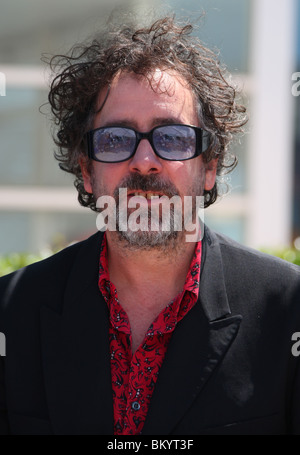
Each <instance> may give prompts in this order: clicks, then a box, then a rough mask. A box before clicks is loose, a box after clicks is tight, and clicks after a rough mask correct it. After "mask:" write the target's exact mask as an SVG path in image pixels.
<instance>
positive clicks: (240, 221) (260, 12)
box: [0, 0, 300, 254]
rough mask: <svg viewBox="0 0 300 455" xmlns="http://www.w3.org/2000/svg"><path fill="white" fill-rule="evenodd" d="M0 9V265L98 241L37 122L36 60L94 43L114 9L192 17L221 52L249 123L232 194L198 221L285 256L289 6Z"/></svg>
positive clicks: (46, 127) (295, 142)
mask: <svg viewBox="0 0 300 455" xmlns="http://www.w3.org/2000/svg"><path fill="white" fill-rule="evenodd" d="M3 3H4V4H3ZM3 3H2V5H1V16H0V72H1V73H2V75H4V76H5V93H4V90H3V80H2V85H1V87H0V95H4V94H5V96H0V226H1V236H0V254H2V253H6V252H12V251H32V252H36V251H39V250H41V249H43V248H44V247H45V246H47V245H49V244H55V243H57V242H59V241H60V240H61V238H64V239H65V241H66V242H71V241H74V240H78V239H82V238H84V237H86V236H88V235H89V234H90V233H93V232H95V231H96V223H95V214H93V213H92V212H91V211H89V210H88V209H84V208H82V207H80V206H79V204H78V202H77V194H76V191H75V189H74V187H73V184H72V178H71V176H69V175H67V174H65V173H64V172H62V171H61V170H60V169H59V168H58V165H57V162H56V161H55V160H54V158H53V152H54V150H55V147H54V144H53V141H52V138H51V132H50V123H49V119H48V118H47V116H45V115H43V114H41V113H40V112H39V108H40V106H41V105H42V104H44V103H45V102H46V101H47V78H48V75H47V72H46V70H45V66H44V64H42V62H41V60H40V59H41V54H42V53H51V54H56V53H63V52H65V51H66V50H68V49H69V48H70V47H71V46H72V45H73V44H74V43H75V42H79V41H81V40H83V39H85V38H86V37H88V36H90V35H92V34H93V32H94V31H96V30H97V29H98V27H101V24H103V23H104V22H105V21H106V20H107V18H108V16H109V15H110V14H111V12H112V10H113V9H114V8H117V10H118V11H119V14H120V15H121V14H122V11H123V10H124V11H125V10H133V11H135V12H136V13H137V15H140V16H142V17H146V16H148V14H149V11H150V10H149V8H150V9H151V8H153V9H154V10H155V11H156V13H157V12H158V11H162V12H172V11H174V12H175V13H176V14H177V15H178V16H179V17H182V16H190V17H192V19H193V21H196V22H197V24H199V28H198V29H197V31H196V33H197V34H198V36H199V37H200V38H201V39H202V40H203V41H204V43H205V44H207V45H208V46H209V47H211V48H213V49H216V48H217V49H219V50H220V59H221V61H223V62H224V63H225V64H226V65H227V67H228V69H229V70H230V72H231V73H232V74H233V80H234V81H235V82H236V83H238V85H239V86H240V87H241V88H242V89H243V92H244V102H245V103H246V104H247V106H248V109H249V114H250V122H249V124H248V126H247V133H246V134H245V135H244V136H243V137H242V138H241V139H240V142H239V143H237V144H235V145H234V148H235V151H236V153H237V155H238V156H239V165H238V167H237V168H236V170H235V171H234V172H233V173H232V174H230V175H231V177H229V180H228V181H227V183H229V184H230V185H231V192H230V194H228V195H227V196H226V197H224V198H222V199H221V200H220V202H218V203H217V204H215V206H213V207H211V208H209V209H208V210H207V211H206V215H205V221H206V222H207V223H208V224H209V225H210V226H212V227H213V228H215V229H216V230H218V231H220V232H223V233H225V234H227V235H229V236H231V237H232V238H235V239H236V240H238V241H240V242H242V243H244V244H247V245H250V246H254V247H257V248H260V247H266V246H283V245H288V244H290V243H291V242H292V241H293V240H294V239H295V238H296V237H297V236H299V235H300V214H299V205H300V187H299V181H300V151H299V148H300V128H299V120H300V97H295V96H293V95H292V91H291V88H292V83H293V82H292V74H293V73H294V72H297V71H300V44H299V41H300V39H299V36H300V12H299V11H300V8H299V2H297V0H278V1H276V2H274V1H272V0H169V1H159V0H140V1H138V2H137V3H136V2H134V1H133V0H132V1H130V0H119V1H118V0H85V2H82V1H79V0H59V1H58V0H52V1H51V2H47V1H45V0H27V1H26V2H24V1H23V0H10V1H5V2H3ZM137 5H138V7H137ZM121 7H122V8H121ZM204 11H205V15H204V16H203V14H202V13H203V12H204ZM297 33H298V34H297ZM297 36H298V41H297ZM297 43H298V44H297ZM297 45H298V47H297ZM297 49H298V52H297ZM297 56H298V57H297ZM0 84H1V80H0ZM297 119H298V120H297ZM225 183H226V182H225Z"/></svg>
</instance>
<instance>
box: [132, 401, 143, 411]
mask: <svg viewBox="0 0 300 455" xmlns="http://www.w3.org/2000/svg"><path fill="white" fill-rule="evenodd" d="M131 407H132V409H133V410H134V411H138V410H139V409H140V407H141V405H140V403H139V402H138V401H134V402H133V403H132V405H131Z"/></svg>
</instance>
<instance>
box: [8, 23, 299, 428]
mask: <svg viewBox="0 0 300 455" xmlns="http://www.w3.org/2000/svg"><path fill="white" fill-rule="evenodd" d="M190 32H191V26H189V25H187V26H184V27H181V26H179V25H176V24H175V22H174V20H173V19H171V18H164V19H161V20H159V21H156V22H155V23H154V24H153V25H152V26H151V27H149V28H144V29H139V30H134V29H132V28H130V27H126V28H124V29H123V30H121V31H119V32H111V33H109V34H107V35H106V36H105V37H104V38H103V37H101V38H99V39H98V40H94V41H93V42H92V43H91V44H89V45H84V46H79V47H76V48H75V49H74V50H73V52H72V54H71V56H69V57H65V58H62V57H61V56H60V57H58V58H57V59H54V60H52V62H51V65H52V67H53V68H54V69H55V68H57V67H59V74H58V75H57V77H56V78H55V79H54V80H53V82H52V86H51V91H50V95H49V101H50V103H51V107H52V112H53V114H54V116H55V119H56V124H57V125H58V133H57V137H56V143H57V145H58V146H59V152H58V153H57V158H58V159H59V160H60V161H61V167H62V168H63V169H65V170H66V171H68V172H72V173H73V174H74V175H75V176H76V180H75V185H76V187H77V189H78V192H79V201H80V202H81V204H82V205H85V206H88V207H90V208H92V209H93V210H98V211H99V212H101V210H102V209H104V211H105V210H106V212H105V215H106V216H105V217H104V218H106V222H107V230H106V232H105V233H103V232H98V233H97V234H95V235H94V236H92V237H91V238H89V239H88V240H86V241H84V242H80V243H77V244H75V245H73V246H71V247H69V248H66V249H65V250H63V251H62V252H60V253H58V254H57V255H54V256H53V257H51V258H49V259H46V260H44V261H42V262H40V263H37V264H34V265H32V266H29V267H27V268H25V269H21V270H19V271H17V272H16V273H14V274H11V275H8V276H7V277H3V278H2V279H1V280H0V296H1V297H0V299H1V318H0V321H1V322H0V331H1V332H2V333H4V334H5V336H6V343H7V347H6V357H2V358H1V360H2V363H1V368H2V370H1V395H0V406H1V431H2V432H3V433H12V434H115V435H125V434H126V435H138V434H142V435H143V434H145V435H146V434H152V435H159V434H160V435H163V434H164V435H170V434H171V435H179V434H180V435H196V434H280V433H300V406H299V399H300V376H299V374H300V373H299V361H298V357H297V355H295V354H297V350H295V349H294V350H293V349H292V348H293V341H292V337H294V334H297V332H298V331H299V330H300V305H299V304H300V272H299V268H297V267H295V266H293V265H290V264H288V263H285V262H283V261H281V260H278V259H275V258H272V257H268V256H266V255H263V254H261V253H259V252H256V251H254V250H250V249H247V248H245V247H243V246H241V245H238V244H236V243H235V242H233V241H231V240H229V239H227V238H225V237H223V236H221V235H218V234H215V233H214V232H212V231H210V230H209V229H208V228H207V227H205V228H203V226H199V221H198V217H197V212H198V208H199V207H198V205H197V197H201V196H203V197H204V205H205V206H208V205H210V204H211V203H213V202H214V201H215V200H216V198H217V195H218V186H217V182H216V178H217V176H219V175H221V174H222V173H223V172H224V169H226V168H228V167H229V168H230V167H234V165H235V159H234V157H232V158H231V156H230V154H229V152H228V144H229V142H230V139H231V136H232V135H233V134H236V133H238V132H239V131H240V130H241V128H242V126H243V125H244V123H245V121H246V118H245V110H244V108H243V107H242V106H239V105H238V104H237V103H236V101H235V91H234V89H233V88H232V87H231V86H230V85H229V84H228V83H227V82H226V80H225V79H224V76H223V73H222V72H221V70H220V68H219V65H218V63H217V61H216V59H215V56H214V55H213V54H212V53H211V52H210V51H208V50H207V49H205V48H204V47H203V46H201V44H199V43H198V42H197V41H196V39H195V38H193V37H191V36H190ZM230 159H231V161H230ZM120 190H126V194H125V199H124V198H123V200H122V194H123V193H122V194H121V193H120ZM173 197H176V198H177V199H176V200H177V201H179V202H180V203H181V204H179V205H181V210H179V209H178V207H179V206H177V205H176V204H173V205H174V206H173V205H172V207H173V208H172V209H171V210H170V212H169V220H167V221H169V224H168V223H167V224H166V220H164V215H165V213H164V211H165V209H164V206H163V204H162V200H161V199H162V198H164V200H171V198H173ZM103 198H104V199H103ZM105 198H111V199H105ZM188 198H189V199H188ZM110 200H113V201H115V206H112V207H110V208H108V207H107V205H109V204H104V203H103V201H104V202H107V201H108V202H109V201H110ZM174 200H175V199H174ZM189 201H192V202H191V204H190V205H189ZM124 204H125V206H124ZM188 207H189V208H188ZM141 208H143V210H144V212H143V210H142V211H140V212H138V213H139V217H135V218H134V214H136V212H135V210H139V209H141ZM115 209H116V210H115ZM152 210H153V211H152ZM104 211H103V213H104ZM103 213H102V214H103ZM145 213H146V218H143V216H144V214H145ZM155 213H156V221H155V222H153V224H152V221H153V218H155V217H154V214H155ZM137 218H139V220H138V219H137ZM142 219H143V221H144V229H142V228H141V227H140V229H136V225H139V224H140V225H141V224H142ZM114 222H115V223H114ZM124 223H125V226H126V228H123V227H122V226H124ZM114 226H116V228H115V229H114ZM165 226H169V227H168V229H165ZM180 227H181V229H180ZM195 232H196V233H199V235H196V236H194V237H192V240H191V237H188V234H193V233H194V234H195ZM293 354H294V355H293Z"/></svg>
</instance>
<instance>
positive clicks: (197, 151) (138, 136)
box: [85, 123, 203, 163]
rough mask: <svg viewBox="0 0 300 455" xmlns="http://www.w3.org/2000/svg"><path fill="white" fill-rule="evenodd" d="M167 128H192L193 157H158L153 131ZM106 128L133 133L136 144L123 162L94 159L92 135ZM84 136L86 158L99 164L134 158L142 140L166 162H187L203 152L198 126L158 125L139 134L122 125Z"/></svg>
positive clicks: (201, 132) (201, 131) (93, 131)
mask: <svg viewBox="0 0 300 455" xmlns="http://www.w3.org/2000/svg"><path fill="white" fill-rule="evenodd" d="M167 126H186V127H188V128H192V129H193V130H194V131H195V135H196V147H195V153H194V155H193V156H191V157H189V158H183V159H170V158H165V157H163V156H160V154H159V153H158V152H157V150H156V149H155V147H154V144H153V134H154V132H155V130H157V129H158V128H163V127H167ZM107 128H124V129H127V130H131V131H134V133H135V139H136V142H135V146H134V149H133V152H132V153H131V154H130V156H128V157H127V158H125V159H123V160H118V161H104V160H100V159H99V158H96V156H95V152H94V146H93V138H94V134H95V133H96V131H99V130H104V129H107ZM85 135H86V139H87V150H88V157H89V158H91V159H92V160H94V161H98V162H100V163H122V162H124V161H128V160H130V158H132V157H133V156H134V154H135V152H136V151H137V148H138V146H139V144H140V142H141V140H142V139H147V140H148V141H149V143H150V145H151V147H152V149H153V151H154V153H155V154H156V155H157V156H158V157H159V158H161V159H162V160H166V161H187V160H191V159H193V158H196V157H197V156H199V155H201V153H202V152H203V149H202V143H203V129H202V128H199V127H198V126H193V125H185V124H183V123H170V124H166V125H158V126H155V127H154V128H152V130H150V131H148V132H146V133H141V132H140V131H137V130H135V129H134V128H131V127H127V126H124V125H111V126H102V127H100V128H96V129H94V130H91V131H88V132H87V133H86V134H85Z"/></svg>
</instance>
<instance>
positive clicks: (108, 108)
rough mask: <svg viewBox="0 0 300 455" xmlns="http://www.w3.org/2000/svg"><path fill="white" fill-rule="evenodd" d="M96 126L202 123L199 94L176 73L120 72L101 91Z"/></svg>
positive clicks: (140, 126) (157, 71)
mask: <svg viewBox="0 0 300 455" xmlns="http://www.w3.org/2000/svg"><path fill="white" fill-rule="evenodd" d="M101 106H102V108H101V110H100V112H98V113H97V114H96V116H95V119H94V128H97V127H99V126H103V125H107V124H109V123H118V122H122V123H129V124H131V126H135V127H138V126H139V128H149V127H150V126H155V124H159V119H161V120H162V121H166V122H168V119H169V120H170V123H172V122H173V123H177V122H178V123H186V124H192V125H196V126H198V115H197V109H196V102H195V97H194V94H193V92H192V90H191V89H190V87H189V86H188V84H187V82H186V81H185V80H184V79H183V78H182V77H181V76H180V75H179V74H178V73H176V72H166V71H162V70H158V69H157V70H155V71H154V72H152V73H151V74H150V75H149V76H147V77H144V76H137V75H135V74H132V73H119V74H117V75H116V77H115V78H114V79H113V81H112V83H111V85H110V87H109V89H108V88H106V89H104V90H102V91H101V92H100V93H99V96H98V100H97V109H100V107H101Z"/></svg>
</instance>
